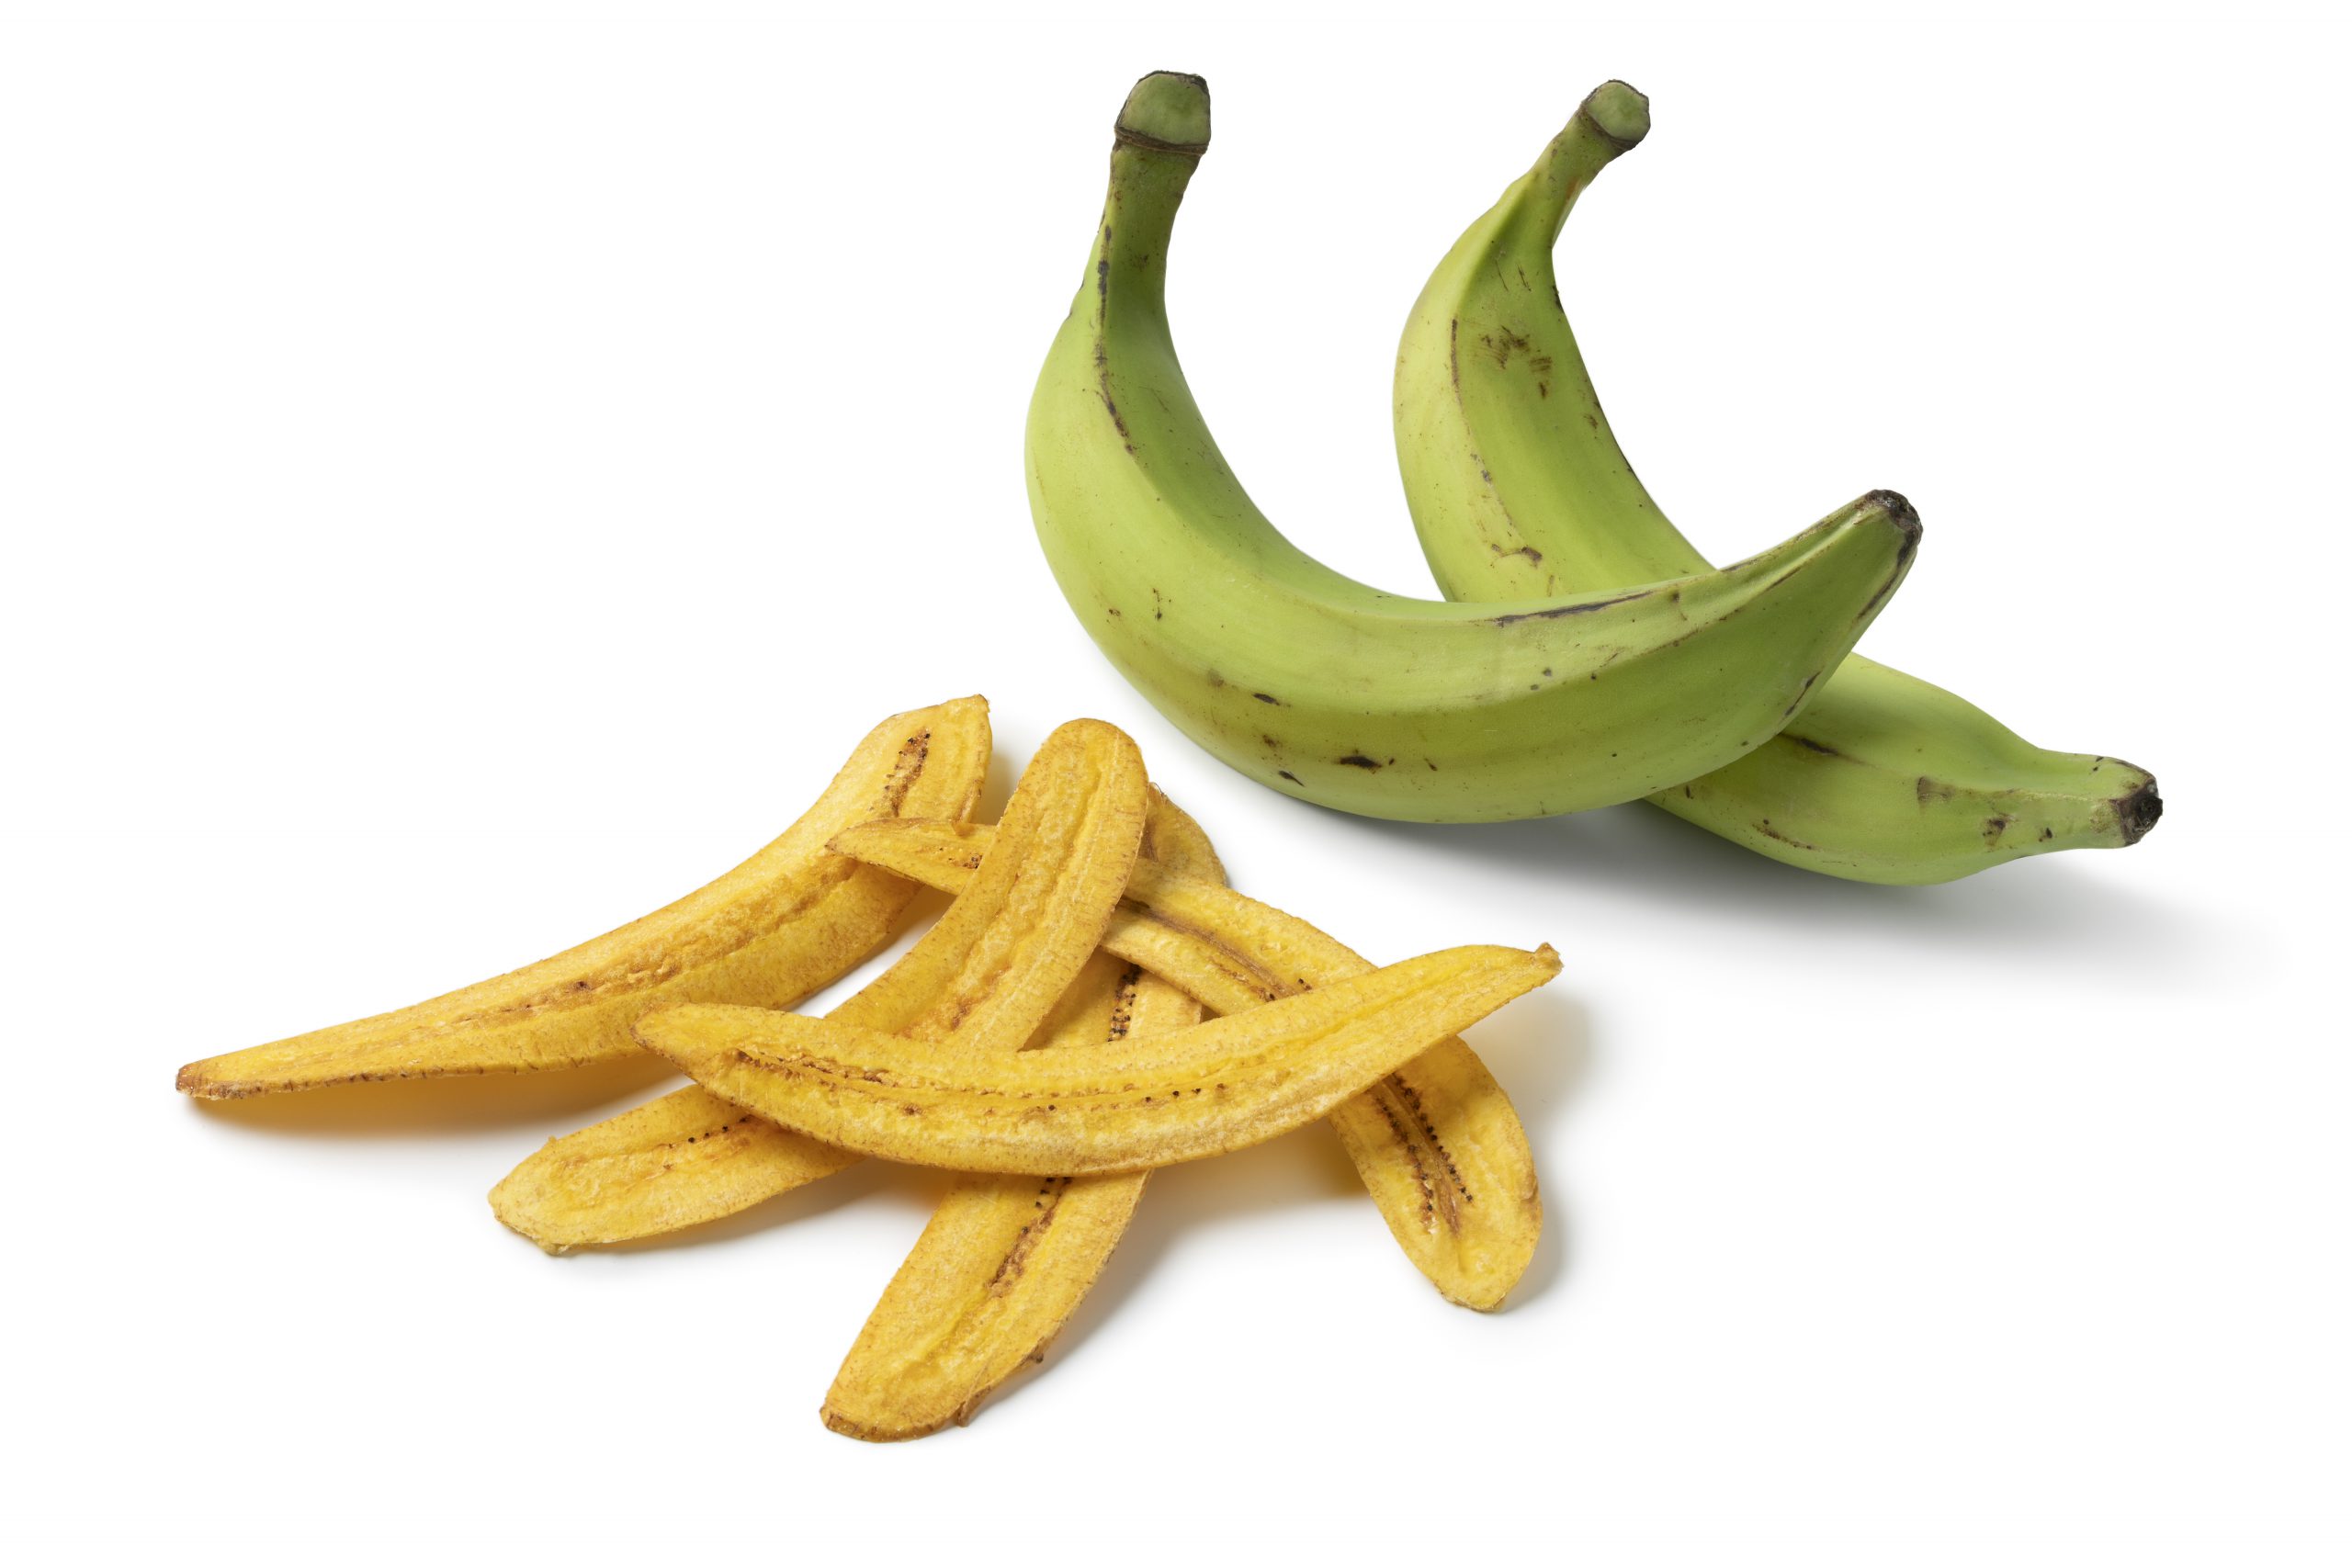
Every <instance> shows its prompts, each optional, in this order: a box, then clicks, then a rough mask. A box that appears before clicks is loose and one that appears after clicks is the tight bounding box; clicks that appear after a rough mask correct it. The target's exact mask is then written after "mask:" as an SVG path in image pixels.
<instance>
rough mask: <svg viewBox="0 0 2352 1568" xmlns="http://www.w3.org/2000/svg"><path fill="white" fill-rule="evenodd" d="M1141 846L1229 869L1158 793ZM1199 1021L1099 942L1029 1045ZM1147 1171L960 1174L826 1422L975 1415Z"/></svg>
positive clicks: (876, 1435)
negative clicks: (1101, 947) (1066, 1173)
mask: <svg viewBox="0 0 2352 1568" xmlns="http://www.w3.org/2000/svg"><path fill="white" fill-rule="evenodd" d="M1143 848H1144V852H1146V853H1147V854H1149V855H1151V856H1152V857H1153V858H1154V859H1156V860H1158V861H1159V862H1160V863H1163V864H1166V865H1168V866H1170V867H1172V868H1176V869H1180V870H1182V871H1183V872H1185V873H1187V874H1191V875H1194V876H1199V877H1202V878H1204V879H1215V880H1222V879H1223V877H1224V875H1225V868H1224V867H1223V866H1222V865H1221V864H1219V863H1218V861H1217V858H1216V851H1215V850H1213V849H1212V848H1210V846H1209V841H1208V836H1207V835H1206V834H1205V833H1204V832H1202V831H1201V829H1200V826H1199V824H1197V823H1195V822H1194V821H1193V819H1192V818H1190V817H1187V816H1186V815H1185V814H1184V813H1183V812H1182V810H1180V809H1179V808H1178V807H1176V805H1175V803H1174V802H1172V801H1170V799H1169V798H1168V797H1167V796H1166V795H1162V794H1160V793H1159V790H1157V789H1155V790H1153V791H1152V792H1151V811H1150V815H1149V817H1148V818H1147V820H1146V823H1145V827H1144V841H1143ZM1200 1018H1201V1005H1200V1003H1199V1002H1197V1001H1195V1000H1193V998H1191V997H1188V996H1186V995H1185V994H1184V993H1183V992H1182V991H1180V990H1178V989H1177V988H1176V987H1174V986H1172V985H1170V984H1169V983H1168V982H1167V981H1166V980H1163V979H1161V978H1160V977H1159V976H1157V975H1149V974H1146V973H1144V972H1143V971H1142V970H1141V969H1140V968H1139V967H1137V966H1136V964H1132V963H1130V962H1128V961H1127V960H1125V959H1124V958H1120V957H1118V956H1116V955H1115V954H1113V953H1107V952H1103V951H1100V950H1098V951H1097V952H1096V953H1095V954H1094V956H1093V957H1092V958H1091V959H1090V960H1089V961H1088V963H1087V966H1086V968H1085V970H1084V971H1083V972H1082V973H1081V974H1080V976H1079V978H1078V980H1077V982H1076V983H1075V984H1074V985H1072V986H1071V987H1070V988H1069V991H1068V992H1066V993H1065V994H1064V997H1063V999H1062V1002H1061V1003H1060V1004H1058V1005H1057V1008H1056V1010H1055V1013H1054V1015H1053V1016H1052V1017H1049V1018H1048V1019H1047V1020H1046V1023H1045V1026H1044V1027H1043V1028H1041V1029H1040V1030H1039V1031H1038V1032H1037V1035H1036V1037H1035V1039H1033V1040H1032V1041H1031V1042H1030V1043H1029V1046H1028V1047H1027V1048H1028V1049H1032V1050H1035V1049H1040V1048H1044V1049H1051V1050H1057V1051H1060V1050H1071V1049H1084V1048H1086V1047H1088V1046H1091V1045H1102V1044H1105V1043H1113V1042H1115V1041H1117V1040H1119V1039H1121V1038H1123V1037H1125V1036H1129V1035H1132V1036H1134V1037H1135V1038H1137V1039H1148V1038H1149V1037H1151V1036H1152V1035H1155V1034H1164V1033H1166V1032H1170V1031H1171V1030H1176V1029H1182V1028H1185V1027H1187V1026H1188V1025H1191V1024H1194V1023H1197V1022H1199V1021H1200ZM1148 1174H1149V1173H1148V1172H1146V1171H1136V1172H1133V1173H1131V1174H1125V1175H1119V1176H1048V1177H1028V1176H980V1175H972V1176H965V1177H962V1178H960V1179H958V1180H957V1181H956V1185H955V1186H954V1187H953V1188H951V1189H950V1190H948V1193H947V1195H946V1197H944V1198H943V1199H942V1200H941V1201H940V1204H939V1207H938V1208H937V1209H936V1210H934V1211H933V1213H932V1216H931V1223H930V1224H928V1225H926V1226H925V1227H924V1228H923V1233H922V1237H921V1238H920V1239H919V1240H917V1241H916V1243H915V1245H914V1249H913V1250H912V1251H911V1252H910V1253H908V1255H907V1260H906V1262H905V1263H903V1264H901V1265H900V1266H899V1271H898V1273H897V1274H896V1275H895V1276H894V1277H893V1278H892V1279H891V1280H890V1284H889V1287H888V1289H887V1290H885V1291H884V1292H882V1299H881V1301H880V1302H878V1303H876V1305H875V1308H874V1311H873V1313H872V1314H870V1315H869V1316H868V1317H867V1318H866V1320H865V1327H864V1328H863V1329H861V1330H860V1331H859V1333H858V1336H857V1342H856V1344H854V1345H853V1346H852V1347H851V1348H850V1352H849V1355H848V1356H847V1357H846V1358H845V1359H843V1360H842V1367H841V1371H839V1372H838V1373H837V1374H835V1376H834V1378H833V1386H832V1389H831V1392H830V1393H827V1394H826V1396H825V1404H824V1408H823V1410H822V1412H821V1413H820V1414H821V1415H822V1416H823V1418H824V1422H825V1425H826V1426H828V1427H831V1428H832V1429H833V1430H834V1431H836V1432H840V1433H842V1434H843V1435H844V1436H847V1437H853V1438H864V1439H865V1440H866V1441H869V1442H896V1441H899V1440H900V1439H903V1438H920V1437H923V1436H925V1435H927V1434H929V1433H932V1432H935V1431H938V1430H939V1429H940V1428H941V1427H944V1426H947V1425H948V1424H950V1423H951V1422H952V1423H956V1424H958V1425H960V1424H962V1423H963V1422H965V1421H968V1420H969V1419H971V1416H972V1412H973V1411H974V1410H976V1409H978V1407H979V1404H980V1402H981V1401H982V1400H983V1399H985V1398H987V1397H988V1395H989V1393H991V1392H993V1391H994V1390H995V1389H996V1388H997V1386H998V1385H999V1384H1001V1383H1002V1382H1004V1381H1005V1380H1006V1379H1007V1378H1009V1377H1011V1376H1012V1374H1013V1373H1015V1372H1017V1371H1020V1370H1021V1369H1022V1368H1023V1366H1024V1365H1026V1364H1028V1363H1029V1362H1031V1361H1034V1360H1036V1359H1041V1358H1042V1357H1043V1356H1044V1354H1045V1348H1046V1344H1047V1343H1048V1342H1049V1341H1051V1340H1052V1338H1053V1337H1054V1336H1055V1335H1056V1334H1057V1332H1059V1330H1060V1328H1061V1325H1062V1324H1063V1323H1064V1322H1065V1321H1066V1320H1068V1318H1069V1314H1071V1313H1072V1312H1073V1311H1075V1310H1076V1309H1077V1307H1078V1303H1080V1301H1081V1300H1082V1299H1084V1297H1085V1295H1086V1292H1087V1291H1088V1289H1089V1288H1090V1287H1091V1286H1092V1285H1093V1283H1094V1280H1095V1278H1096V1276H1098V1275H1099V1274H1100V1273H1101V1272H1102V1270H1103V1263H1104V1262H1105V1261H1106V1260H1107V1259H1108V1258H1110V1256H1111V1249H1112V1248H1113V1247H1116V1246H1117V1245H1118V1241H1119V1237H1120V1235H1122V1234H1123V1233H1124V1232H1125V1230H1126V1227H1127V1221H1128V1219H1129V1217H1130V1216H1132V1215H1133V1214H1134V1213H1135V1207H1136V1201H1137V1200H1138V1199H1139V1198H1140V1197H1141V1196H1142V1194H1143V1188H1144V1182H1145V1179H1147V1177H1148Z"/></svg>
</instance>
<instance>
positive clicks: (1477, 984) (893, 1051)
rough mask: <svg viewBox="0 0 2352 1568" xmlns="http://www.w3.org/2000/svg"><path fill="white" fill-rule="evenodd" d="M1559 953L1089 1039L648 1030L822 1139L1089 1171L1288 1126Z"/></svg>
mask: <svg viewBox="0 0 2352 1568" xmlns="http://www.w3.org/2000/svg"><path fill="white" fill-rule="evenodd" d="M981 864H982V869H983V871H985V870H986V866H987V862H985V861H983V862H982V863H981ZM1559 968H1560V960H1559V955H1558V954H1556V953H1554V952H1553V951H1552V950H1551V949H1550V948H1549V947H1545V948H1543V949H1541V950H1539V951H1537V952H1534V953H1525V952H1521V950H1519V949H1517V948H1510V947H1455V948H1448V949H1446V950H1445V951H1443V952H1442V953H1425V954H1423V955H1422V956H1421V957H1419V958H1409V959H1407V960H1406V961H1405V962H1404V963H1402V964H1389V965H1388V966H1387V967H1385V968H1382V969H1374V970H1373V971H1372V972H1371V973H1369V974H1365V975H1359V976H1355V977H1354V978H1352V979H1347V980H1340V981H1336V982H1334V983H1333V984H1331V985H1329V986H1328V987H1320V988H1318V989H1317V990H1313V991H1308V992H1306V993H1304V994H1302V995H1299V996H1295V997H1285V998H1283V999H1282V1000H1280V1001H1274V1002H1268V1003H1267V1004H1266V1005H1265V1006H1263V1007H1261V1008H1255V1009H1252V1010H1250V1011H1248V1012H1244V1013H1238V1014H1235V1015H1234V1016H1232V1017H1229V1018H1220V1019H1216V1020H1215V1021H1211V1022H1208V1023H1199V1024H1194V1025H1193V1027H1192V1028H1190V1029H1180V1030H1178V1031H1176V1032H1173V1033H1171V1034H1164V1035H1160V1036H1158V1037H1156V1038H1154V1039H1149V1040H1136V1039H1134V1038H1132V1037H1129V1038H1123V1039H1121V1040H1119V1041H1117V1042H1115V1043H1109V1044H1105V1045H1103V1046H1102V1047H1099V1048H1096V1049H1093V1050H1088V1051H1023V1052H1017V1053H1014V1054H1012V1055H1010V1056H1001V1055H1000V1056H990V1057H979V1056H975V1055H969V1054H967V1053H963V1052H956V1053H953V1054H943V1053H941V1052H939V1051H937V1050H935V1049H933V1048H931V1047H929V1046H927V1045H925V1044H924V1043H922V1042H920V1041H914V1040H909V1039H906V1038H904V1037H902V1036H899V1035H896V1034H885V1033H882V1032H879V1031H876V1030H870V1029H862V1028H858V1027H856V1026H854V1025H851V1024H846V1023H843V1022H842V1021H840V1020H839V1019H837V1018H807V1017H803V1016H801V1015H800V1014H797V1013H789V1012H776V1011H773V1010H768V1009H764V1008H741V1007H720V1006H715V1005H712V1004H708V1003H697V1004H693V1005H689V1006H686V1007H678V1008H671V1009H668V1010H665V1011H662V1012H658V1013H650V1014H648V1015H647V1016H646V1017H644V1018H641V1019H639V1021H638V1024H637V1036H638V1039H639V1040H640V1041H641V1042H643V1043H644V1044H645V1045H646V1047H647V1048H648V1049H650V1050H652V1051H656V1052H659V1053H660V1054H661V1055H664V1056H666V1057H668V1058H669V1059H670V1060H671V1061H672V1062H674V1063H676V1064H677V1066H679V1067H680V1068H681V1069H683V1070H684V1072H685V1073H686V1074H687V1075H688V1076H689V1077H692V1078H693V1079H694V1080H695V1082H696V1083H698V1084H701V1085H702V1086H703V1087H704V1088H705V1089H709V1090H711V1091H712V1092H713V1093H715V1094H717V1095H718V1096H719V1097H720V1098H721V1099H724V1100H733V1101H734V1102H735V1103H736V1104H738V1105H741V1106H742V1107H743V1108H744V1109H746V1110H749V1111H758V1112H759V1113H760V1114H762V1115H763V1116H765V1117H767V1118H768V1119H769V1120H770V1121H772V1122H777V1123H778V1124H779V1125H783V1126H788V1127H792V1128H794V1129H796V1130H797V1131H799V1132H803V1133H806V1134H809V1136H810V1137H812V1138H816V1139H817V1140H819V1141H820V1142H821V1143H828V1144H833V1145H839V1146H840V1147H842V1148H849V1149H855V1150H857V1151H858V1152H859V1153H861V1154H868V1155H875V1156H880V1157H882V1158H884V1159H893V1160H899V1161H902V1162H904V1163H906V1164H910V1165H931V1166H943V1167H945V1168H948V1169H951V1170H989V1171H1004V1172H1012V1173H1019V1174H1024V1175H1036V1176H1060V1175H1069V1176H1084V1175H1091V1174H1093V1173H1095V1172H1103V1171H1120V1170H1148V1169H1150V1168H1153V1167H1156V1166H1162V1165H1171V1164H1174V1163H1176V1162H1177V1161H1180V1160H1189V1159H1200V1158H1204V1157H1205V1156H1209V1155H1216V1154H1223V1153H1226V1152H1227V1151H1228V1150H1232V1149H1238V1148H1245V1147H1248V1146H1249V1145H1251V1144H1256V1143H1261V1142H1263V1141H1264V1140H1266V1139H1268V1138H1271V1137H1273V1136H1275V1135H1276V1134H1280V1133H1284V1132H1287V1131H1289V1130H1290V1129H1291V1128H1293V1127H1295V1126H1297V1125H1299V1124H1300V1123H1302V1122H1309V1121H1312V1120H1314V1119H1315V1118H1316V1117H1318V1116H1321V1115H1324V1114H1326V1113H1327V1112H1329V1111H1330V1110H1331V1108H1332V1107H1333V1106H1335V1105H1337V1104H1339V1103H1340V1101H1341V1100H1345V1099H1347V1098H1348V1097H1349V1096H1350V1095H1352V1094H1355V1093H1358V1092H1360V1091H1361V1090H1363V1089H1366V1088H1368V1087H1370V1086H1371V1085H1372V1084H1373V1083H1374V1082H1376V1081H1377V1080H1378V1079H1379V1078H1380V1077H1383V1076H1384V1075H1385V1074H1387V1073H1391V1072H1394V1071H1395V1070H1396V1069H1397V1068H1398V1067H1400V1066H1403V1065H1404V1064H1405V1063H1407V1062H1408V1061H1410V1060H1412V1058H1413V1057H1415V1056H1417V1055H1420V1054H1421V1053H1422V1052H1423V1051H1425V1050H1427V1049H1428V1048H1429V1047H1430V1045H1431V1044H1432V1043H1435V1042H1437V1041H1439V1040H1442V1039H1443V1038H1445V1037H1446V1036H1447V1035H1449V1034H1452V1033H1453V1032H1456V1031H1458V1030H1461V1029H1463V1028H1464V1027H1465V1026H1467V1025H1468V1024H1470V1023H1472V1022H1473V1021H1476V1020H1478V1019H1480V1018H1483V1017H1485V1016H1486V1015H1487V1013H1489V1012H1492V1011H1493V1010H1495V1009H1496V1008H1498V1007H1500V1006H1501V1005H1502V1004H1503V1003H1505V1002H1507V1001H1509V1000H1510V999H1511V998H1513V997H1516V996H1519V995H1521V994H1522V993H1524V992H1527V991H1530V990H1532V989H1533V988H1534V987H1537V986H1540V985H1542V984H1544V982H1545V981H1546V980H1549V979H1550V978H1551V977H1552V976H1554V975H1555V974H1557V973H1559Z"/></svg>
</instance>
